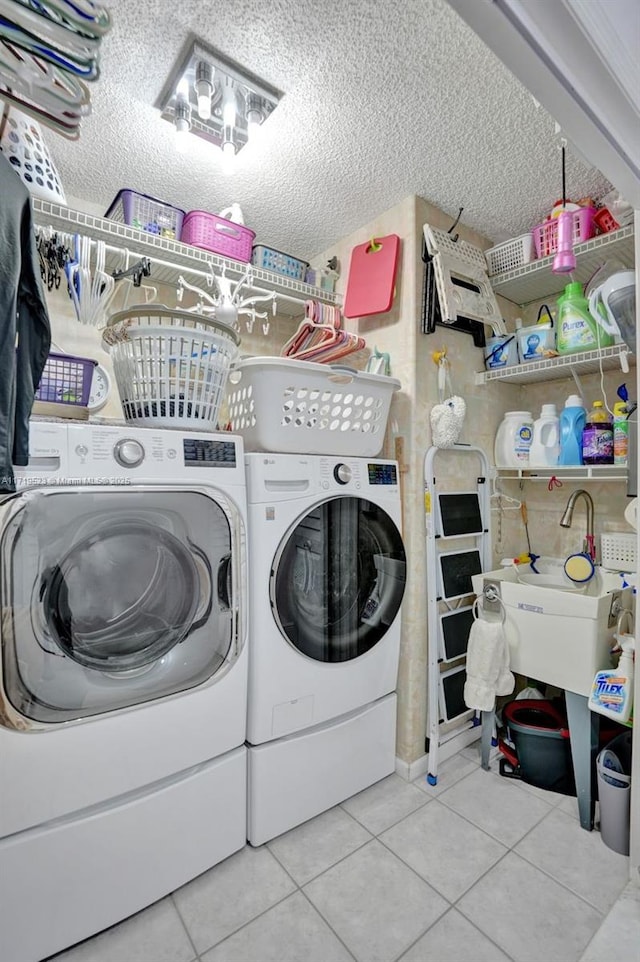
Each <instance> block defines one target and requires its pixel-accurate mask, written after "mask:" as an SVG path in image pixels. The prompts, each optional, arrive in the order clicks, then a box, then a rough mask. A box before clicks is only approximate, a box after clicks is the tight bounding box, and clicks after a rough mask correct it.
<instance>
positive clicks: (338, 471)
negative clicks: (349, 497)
mask: <svg viewBox="0 0 640 962" xmlns="http://www.w3.org/2000/svg"><path fill="white" fill-rule="evenodd" d="M333 476H334V478H335V479H336V481H337V482H338V484H349V481H351V478H352V477H353V472H352V470H351V468H350V467H349V465H348V464H336V466H335V468H334V469H333Z"/></svg>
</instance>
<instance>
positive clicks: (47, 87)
mask: <svg viewBox="0 0 640 962" xmlns="http://www.w3.org/2000/svg"><path fill="white" fill-rule="evenodd" d="M0 72H1V76H2V77H3V79H4V82H5V83H6V85H7V86H8V87H10V88H11V89H12V90H13V92H14V93H15V94H18V95H24V96H25V97H28V98H30V99H32V100H34V99H35V100H37V102H38V104H39V105H40V106H41V107H42V108H44V109H49V110H50V111H51V112H53V113H55V114H58V113H61V112H63V111H72V112H73V113H76V114H78V115H81V114H83V113H89V110H90V107H89V103H90V94H89V89H88V87H87V86H86V85H85V84H84V83H82V81H80V80H78V79H77V78H76V77H72V76H70V75H69V74H67V73H65V71H64V70H61V69H60V68H59V67H56V66H54V65H53V64H51V63H49V62H48V61H46V60H42V59H41V58H38V57H35V56H33V55H32V54H30V53H28V52H27V51H26V50H23V49H22V48H20V47H19V46H17V45H16V44H13V43H11V42H9V41H8V40H4V39H2V40H0Z"/></svg>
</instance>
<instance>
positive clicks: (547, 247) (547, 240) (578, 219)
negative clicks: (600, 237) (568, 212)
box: [531, 207, 596, 257]
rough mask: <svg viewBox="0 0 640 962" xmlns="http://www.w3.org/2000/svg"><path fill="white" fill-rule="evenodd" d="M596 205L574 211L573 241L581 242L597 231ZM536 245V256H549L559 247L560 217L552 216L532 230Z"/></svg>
mask: <svg viewBox="0 0 640 962" xmlns="http://www.w3.org/2000/svg"><path fill="white" fill-rule="evenodd" d="M595 214H596V209H595V207H581V208H580V210H576V211H574V213H573V243H574V244H581V243H582V242H583V241H586V240H589V238H590V237H593V236H594V234H595V232H596V224H595V220H594V217H595ZM531 233H532V234H533V243H534V244H535V246H536V257H548V256H549V255H550V254H555V252H556V251H557V249H558V218H557V217H552V218H551V219H550V220H546V221H545V222H544V224H538V226H537V227H534V228H533V230H532V231H531Z"/></svg>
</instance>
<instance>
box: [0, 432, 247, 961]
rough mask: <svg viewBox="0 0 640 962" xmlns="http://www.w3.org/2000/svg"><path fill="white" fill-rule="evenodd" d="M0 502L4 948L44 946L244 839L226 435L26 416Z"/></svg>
mask: <svg viewBox="0 0 640 962" xmlns="http://www.w3.org/2000/svg"><path fill="white" fill-rule="evenodd" d="M30 458H31V460H30V465H29V467H28V468H26V469H24V470H23V471H22V472H21V473H22V476H23V477H22V481H21V483H20V484H19V487H18V493H17V494H16V495H14V496H10V497H8V498H7V499H5V500H4V501H3V502H2V503H1V504H0V575H1V577H0V605H1V607H2V610H3V620H2V627H1V636H0V640H1V656H2V657H1V666H2V674H1V685H0V771H1V773H2V789H1V795H0V866H2V871H0V956H1V957H2V958H7V959H11V960H12V962H35V960H39V959H42V958H44V957H45V956H48V955H51V954H53V953H55V952H58V951H60V950H61V949H63V948H65V947H67V946H69V945H71V944H73V943H74V942H77V941H80V940H82V939H84V938H87V937H88V936H90V935H92V934H95V933H96V932H97V931H100V930H101V929H103V928H105V927H107V926H109V925H112V924H114V923H115V922H117V921H119V920H121V919H123V918H125V917H126V916H128V915H131V914H132V913H134V912H136V911H138V910H139V909H141V908H143V907H144V906H145V905H148V904H150V903H151V902H153V901H155V900H157V899H158V898H161V897H162V896H164V895H166V894H167V893H168V892H170V891H171V890H173V889H175V888H177V887H178V886H180V885H182V884H184V883H185V882H187V881H188V880H189V879H191V878H193V877H194V876H195V875H198V874H199V873H201V872H203V871H205V870H206V869H207V868H210V867H211V866H212V865H214V864H215V863H216V862H218V861H220V860H221V859H223V858H226V857H227V856H228V855H230V854H231V853H232V852H234V851H236V850H238V849H240V848H242V846H243V845H244V843H245V837H246V835H245V825H246V748H245V747H244V740H245V731H246V692H247V662H248V657H247V646H246V644H245V637H246V603H245V599H246V488H245V483H244V460H243V449H242V441H241V440H240V439H238V438H235V437H232V436H231V435H225V434H216V435H214V434H201V435H198V434H196V433H192V432H185V431H171V430H150V429H149V430H144V429H131V428H129V427H106V426H102V425H100V426H98V425H87V424H83V425H67V424H62V423H47V422H38V421H35V422H33V423H32V427H31V444H30Z"/></svg>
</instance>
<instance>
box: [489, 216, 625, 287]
mask: <svg viewBox="0 0 640 962" xmlns="http://www.w3.org/2000/svg"><path fill="white" fill-rule="evenodd" d="M574 252H575V255H576V261H577V266H576V270H575V271H574V272H573V273H572V274H571V275H568V274H554V273H553V272H552V270H551V265H552V264H553V255H552V256H551V257H543V258H541V259H540V260H537V261H532V262H531V263H530V264H525V265H524V266H523V267H517V268H514V269H513V270H511V271H505V272H504V273H503V274H494V276H493V277H490V278H489V280H490V282H491V286H492V287H493V290H494V291H495V293H496V294H501V295H502V297H506V298H507V299H508V300H510V301H514V303H516V304H520V305H524V304H528V303H530V302H531V301H538V300H542V298H545V297H552V296H553V295H555V294H559V293H560V292H561V291H563V290H564V288H565V287H566V285H567V284H568V283H569V281H580V283H581V284H586V283H587V281H588V280H589V278H590V277H591V275H592V274H593V273H594V272H595V270H596V269H597V268H598V267H599V266H600V265H601V264H602V263H603V262H604V261H605V260H606V259H607V258H609V257H614V256H615V258H616V259H617V260H619V261H621V262H622V263H623V264H624V266H625V267H628V268H630V269H633V266H634V243H633V224H631V225H629V226H628V227H621V228H620V230H616V231H611V232H610V233H608V234H600V235H599V236H598V237H592V238H591V240H588V241H585V242H584V243H583V244H576V246H575V248H574Z"/></svg>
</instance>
